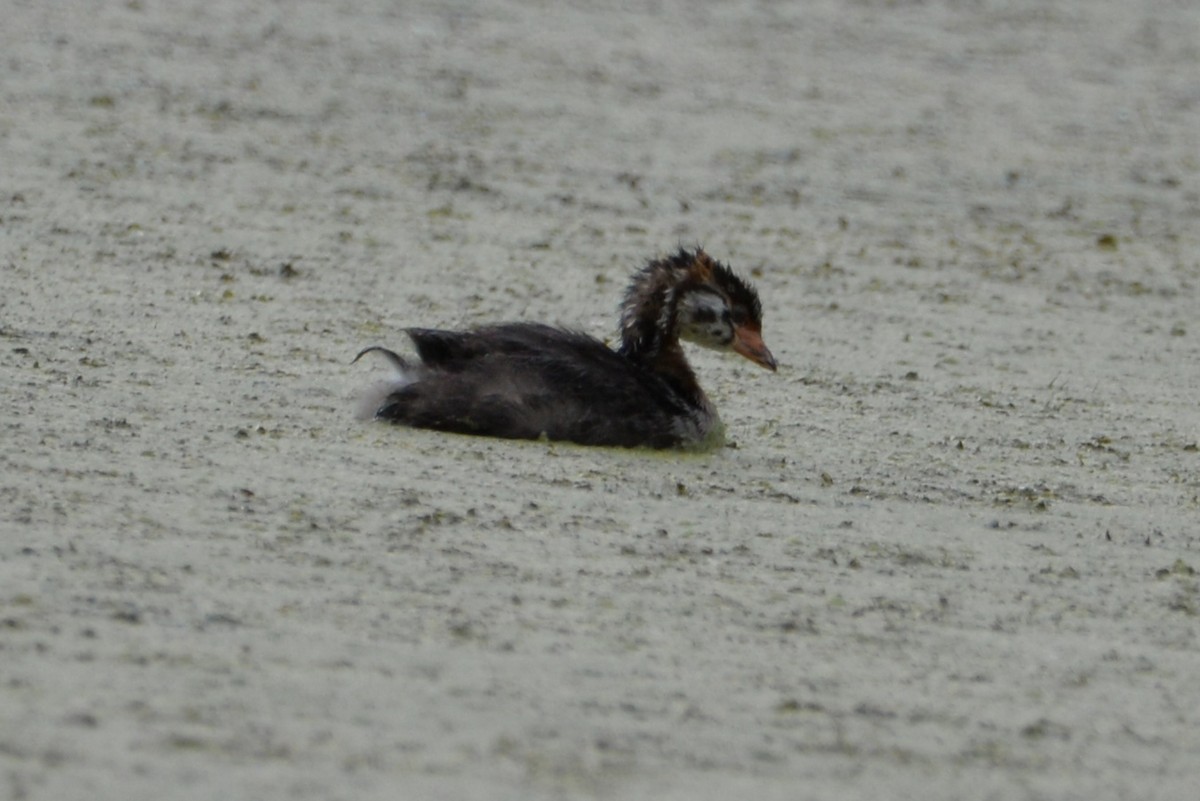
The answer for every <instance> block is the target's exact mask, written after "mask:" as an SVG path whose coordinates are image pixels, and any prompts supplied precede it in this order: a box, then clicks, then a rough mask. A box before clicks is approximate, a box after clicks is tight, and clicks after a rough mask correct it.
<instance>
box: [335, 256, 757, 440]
mask: <svg viewBox="0 0 1200 801" xmlns="http://www.w3.org/2000/svg"><path fill="white" fill-rule="evenodd" d="M761 325H762V308H761V304H760V303H759V299H758V295H757V294H756V293H755V291H754V289H753V288H752V287H751V286H750V285H749V284H748V283H747V282H745V281H744V280H743V279H741V278H739V277H738V276H737V275H736V274H734V273H733V272H732V271H731V270H729V268H727V267H725V266H724V265H722V264H720V263H719V262H717V261H716V260H714V259H712V258H711V257H709V256H708V254H706V253H704V251H702V250H694V251H687V250H681V251H679V252H678V253H676V254H674V255H672V256H670V257H668V258H665V259H659V260H655V261H652V262H650V263H649V264H648V265H647V266H646V267H644V268H643V269H641V270H639V271H638V272H637V273H635V274H634V276H633V279H632V281H631V283H630V285H629V289H628V290H627V292H626V295H625V300H624V303H623V304H622V307H621V329H620V332H621V344H620V347H619V349H617V350H613V349H611V348H609V347H608V346H607V345H605V344H604V343H603V342H601V341H599V340H597V339H595V338H593V337H590V336H587V335H586V334H582V333H578V332H575V331H571V330H567V329H562V328H556V327H552V326H547V325H542V324H539V323H507V324H501V325H492V326H485V327H481V328H475V329H471V330H468V331H440V330H431V329H423V328H410V329H406V331H405V333H407V334H408V336H409V338H410V339H411V340H412V342H413V345H414V346H415V349H416V355H417V361H416V362H410V361H409V360H407V359H405V358H404V357H402V356H400V355H398V354H396V353H395V352H393V351H391V350H388V349H386V348H382V347H379V346H375V347H370V348H367V349H365V350H363V351H362V352H361V353H359V355H358V356H359V357H361V356H363V355H364V354H366V353H371V352H380V353H382V354H383V355H385V356H386V357H387V358H388V360H389V361H390V362H391V363H392V365H393V366H394V367H395V368H396V370H397V373H398V375H397V376H396V378H395V379H394V380H393V381H392V382H391V383H390V384H389V385H387V386H386V387H385V388H384V389H383V391H382V392H380V393H378V394H377V396H376V397H375V398H373V399H372V400H371V402H370V407H371V409H373V411H370V413H372V414H373V416H374V417H376V418H378V419H380V420H387V421H390V422H394V423H399V424H403V425H408V426H413V427H417V428H430V429H436V430H440V431H453V432H459V433H465V434H480V435H486V436H493V437H507V438H514V439H536V438H538V437H543V436H544V437H546V438H547V439H550V440H569V441H572V442H577V443H581V444H584V445H615V446H624V447H639V446H640V447H651V448H670V447H688V446H695V445H698V444H700V443H702V442H704V441H706V440H707V439H708V438H709V437H710V435H712V434H713V433H714V432H715V431H717V430H718V427H719V425H720V421H719V418H718V417H717V413H716V410H715V409H714V408H713V406H712V404H711V403H710V402H709V400H708V398H707V397H706V396H705V394H704V392H703V390H701V389H700V386H699V384H698V383H697V382H696V378H695V375H694V374H693V373H692V370H691V368H690V367H689V365H688V363H687V359H686V358H685V356H684V354H683V349H682V347H681V346H680V344H679V340H680V338H683V339H687V340H689V341H692V342H695V343H697V344H700V345H703V346H706V347H710V348H716V349H720V350H733V351H735V352H737V353H739V354H741V355H743V356H745V357H746V358H749V359H750V360H752V361H754V362H756V363H757V364H760V365H762V366H763V367H766V368H768V369H770V370H774V369H775V360H774V358H773V357H772V356H771V354H770V351H768V350H767V348H766V346H765V345H764V344H763V342H762V337H761V333H760V332H761Z"/></svg>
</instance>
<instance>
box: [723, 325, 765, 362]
mask: <svg viewBox="0 0 1200 801" xmlns="http://www.w3.org/2000/svg"><path fill="white" fill-rule="evenodd" d="M733 350H734V352H735V353H740V354H741V355H743V356H745V357H746V358H747V359H749V360H750V361H752V362H754V363H755V364H758V365H762V366H763V367H765V368H767V369H768V370H774V369H775V357H774V356H772V355H771V351H769V350H767V346H766V344H764V343H763V340H762V333H761V332H759V331H756V330H754V329H753V328H751V327H750V326H746V325H743V326H739V327H738V328H736V329H734V332H733Z"/></svg>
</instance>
